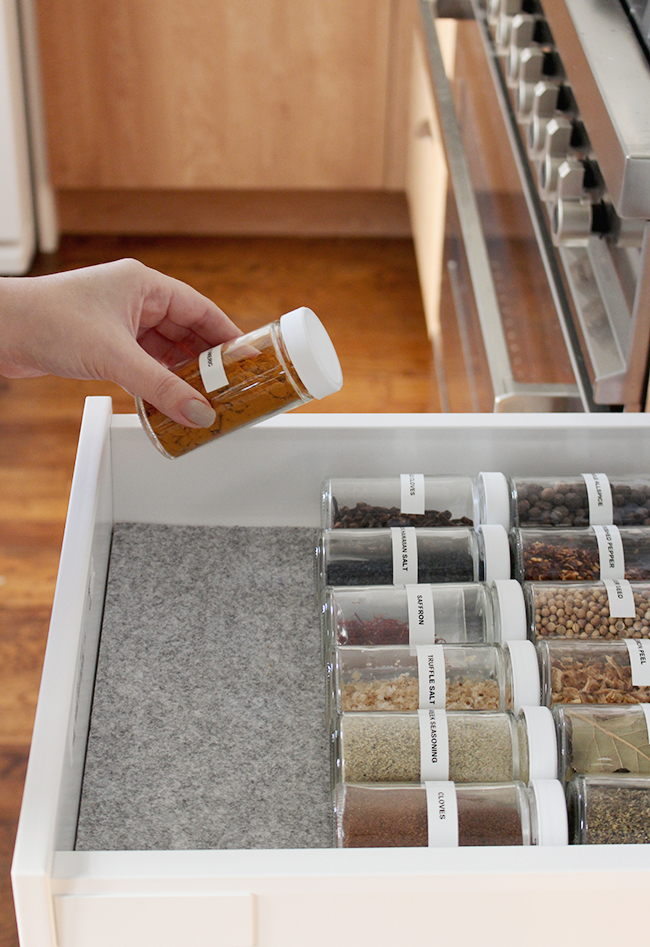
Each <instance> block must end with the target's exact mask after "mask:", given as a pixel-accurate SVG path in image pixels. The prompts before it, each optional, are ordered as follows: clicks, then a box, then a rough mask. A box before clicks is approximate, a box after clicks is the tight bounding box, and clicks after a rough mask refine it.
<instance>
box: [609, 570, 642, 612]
mask: <svg viewBox="0 0 650 947" xmlns="http://www.w3.org/2000/svg"><path fill="white" fill-rule="evenodd" d="M604 581H605V588H606V589H607V605H608V608H609V614H610V615H611V617H612V618H636V605H635V602H634V592H633V591H632V586H631V585H630V583H629V582H628V581H627V579H605V580H604Z"/></svg>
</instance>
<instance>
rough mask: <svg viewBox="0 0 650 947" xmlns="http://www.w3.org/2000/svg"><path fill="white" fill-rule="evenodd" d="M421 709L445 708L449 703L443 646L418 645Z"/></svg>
mask: <svg viewBox="0 0 650 947" xmlns="http://www.w3.org/2000/svg"><path fill="white" fill-rule="evenodd" d="M416 651H417V657H418V684H419V697H420V707H421V708H427V709H428V708H429V707H444V706H445V705H446V703H447V678H446V674H445V651H444V648H443V647H442V645H441V644H430V645H423V644H420V645H417V648H416Z"/></svg>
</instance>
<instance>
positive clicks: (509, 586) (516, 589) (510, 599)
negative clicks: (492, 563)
mask: <svg viewBox="0 0 650 947" xmlns="http://www.w3.org/2000/svg"><path fill="white" fill-rule="evenodd" d="M492 585H493V587H494V590H495V592H496V597H497V605H498V608H499V627H500V629H501V644H503V643H504V641H525V640H526V603H525V601H524V590H523V589H522V587H521V585H520V584H519V582H517V581H516V579H496V580H495V581H494V582H493V583H492Z"/></svg>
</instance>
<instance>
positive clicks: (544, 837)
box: [529, 779, 569, 845]
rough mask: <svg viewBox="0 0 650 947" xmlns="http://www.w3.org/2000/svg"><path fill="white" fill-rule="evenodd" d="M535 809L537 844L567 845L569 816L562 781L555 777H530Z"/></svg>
mask: <svg viewBox="0 0 650 947" xmlns="http://www.w3.org/2000/svg"><path fill="white" fill-rule="evenodd" d="M529 785H530V788H531V789H532V791H533V795H534V797H535V808H536V810H537V844H538V845H568V844H569V817H568V814H567V806H566V797H565V795H564V789H563V787H562V783H561V782H560V781H559V780H557V779H531V781H530V784H529Z"/></svg>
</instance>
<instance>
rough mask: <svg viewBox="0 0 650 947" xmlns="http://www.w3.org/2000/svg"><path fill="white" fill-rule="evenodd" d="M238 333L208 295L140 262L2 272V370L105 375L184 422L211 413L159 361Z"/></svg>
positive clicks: (204, 422) (12, 374)
mask: <svg viewBox="0 0 650 947" xmlns="http://www.w3.org/2000/svg"><path fill="white" fill-rule="evenodd" d="M238 335H241V331H240V330H239V329H238V328H237V326H235V324H234V323H233V322H231V321H230V319H229V318H228V317H227V316H226V315H225V313H223V312H222V311H221V309H219V307H218V306H216V305H215V304H214V303H213V302H211V301H210V300H209V299H207V298H206V297H205V296H202V295H201V294H200V293H198V292H196V290H194V289H192V288H191V287H190V286H187V285H186V284H185V283H182V282H180V281H179V280H175V279H172V278H171V277H169V276H164V275H163V274H162V273H158V272H157V271H156V270H152V269H149V267H146V266H144V264H142V263H139V262H138V261H137V260H119V261H117V262H115V263H104V264H101V265H100V266H89V267H86V268H84V269H80V270H71V271H69V272H66V273H56V274H53V275H51V276H35V277H4V278H1V279H0V375H5V376H6V377H7V378H29V377H36V376H38V375H48V374H51V375H60V376H61V377H63V378H98V379H106V380H107V381H113V382H116V383H117V384H118V385H121V386H122V388H125V389H126V390H127V391H129V392H130V393H131V394H133V395H136V394H138V395H140V396H141V397H142V398H144V399H145V400H146V401H149V402H150V403H151V404H153V405H154V406H155V407H156V408H158V409H159V410H160V411H162V412H163V414H166V415H167V416H168V417H170V418H172V419H173V420H174V421H177V422H178V423H179V424H184V425H186V426H188V427H209V426H210V424H212V422H213V421H214V417H215V415H214V410H213V409H212V407H211V406H210V404H209V402H208V401H207V400H206V399H205V398H204V397H203V396H202V395H201V394H199V392H198V391H196V390H195V389H194V388H192V387H191V386H190V385H188V384H187V382H185V381H182V380H181V379H180V378H178V377H177V376H176V375H174V374H172V372H170V371H169V370H168V369H167V368H166V367H164V366H166V365H174V364H177V363H178V362H180V361H183V360H185V359H187V358H190V357H192V356H193V355H194V356H196V355H198V354H199V353H200V352H202V351H204V350H205V349H207V348H210V346H212V345H218V344H219V343H220V342H225V341H227V340H228V339H232V338H235V337H236V336H238ZM161 363H162V364H161Z"/></svg>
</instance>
